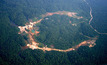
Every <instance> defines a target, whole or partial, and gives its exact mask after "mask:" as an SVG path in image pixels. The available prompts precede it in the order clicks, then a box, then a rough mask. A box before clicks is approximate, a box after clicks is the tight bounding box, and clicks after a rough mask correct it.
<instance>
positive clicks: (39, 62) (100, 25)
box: [0, 0, 107, 65]
mask: <svg viewBox="0 0 107 65" xmlns="http://www.w3.org/2000/svg"><path fill="white" fill-rule="evenodd" d="M87 1H88V2H90V3H89V4H90V5H91V6H92V9H93V14H94V19H93V22H92V23H91V25H92V26H94V28H96V29H97V30H98V31H101V32H107V27H106V26H107V23H106V19H107V18H106V17H107V15H106V9H107V8H106V2H107V1H106V0H103V1H102V0H98V1H95V0H87ZM63 10H65V11H71V12H77V13H78V14H77V15H79V16H83V17H84V19H83V20H85V19H88V20H89V18H90V16H89V7H88V6H87V5H86V3H85V2H83V0H0V65H103V64H104V65H106V64H107V60H106V59H107V49H106V46H107V35H99V38H98V40H97V41H96V46H95V47H93V48H89V47H80V48H79V49H77V50H76V51H71V52H68V53H61V52H55V51H50V52H43V51H42V50H31V49H25V50H22V49H21V47H22V46H25V42H24V39H27V38H26V36H25V37H22V36H21V35H19V34H18V32H19V29H18V28H17V25H24V24H25V23H26V22H27V21H28V20H29V19H32V18H34V17H38V19H40V18H41V16H40V15H41V14H45V13H46V12H56V11H63ZM51 19H54V21H53V22H51ZM58 19H59V20H60V21H61V22H58ZM69 20H71V21H74V23H76V21H77V20H76V19H72V18H70V19H69V17H67V16H56V15H54V16H52V17H49V20H48V22H47V21H46V20H43V21H42V22H41V24H39V25H38V26H40V25H42V26H43V27H41V29H40V31H41V34H42V33H44V34H42V36H41V39H39V38H38V40H40V42H46V44H48V43H50V42H51V41H48V40H47V41H46V38H50V37H53V38H50V40H53V41H56V43H63V42H58V41H57V39H61V38H58V37H59V36H62V34H64V33H66V35H70V34H69V33H68V32H70V33H72V35H70V37H69V36H66V35H63V36H62V37H63V39H65V42H67V43H69V42H68V41H74V40H75V41H76V42H78V41H80V40H83V39H84V38H83V37H81V35H79V34H78V32H82V33H83V34H85V35H88V36H91V37H93V36H96V33H95V32H93V30H92V29H91V28H90V27H89V26H88V24H87V23H82V24H79V25H78V27H77V28H75V27H73V26H71V24H69ZM85 21H86V20H85ZM56 22H57V23H56ZM78 22H82V19H81V20H78ZM86 22H88V21H86ZM43 24H44V25H43ZM50 25H51V26H50ZM54 25H58V26H59V27H61V26H62V25H67V26H62V28H61V29H64V28H65V29H64V30H59V28H58V27H55V26H54ZM86 26H87V27H86ZM48 27H50V28H48ZM51 27H54V29H52V28H51ZM46 28H48V29H46ZM72 28H73V29H72ZM44 29H45V31H44ZM49 30H51V32H50V31H49ZM55 30H57V31H56V32H55ZM72 30H75V32H71V31H72ZM83 30H84V31H83ZM63 31H65V32H63ZM49 32H50V33H51V34H50V33H49ZM53 32H54V33H53ZM56 33H58V34H57V35H54V34H56ZM46 35H48V36H46ZM51 35H52V36H51ZM73 36H75V38H73V39H72V38H71V37H73ZM71 39H72V40H71ZM66 40H67V41H66ZM51 44H53V43H51ZM51 44H49V45H51ZM56 45H57V44H56ZM62 46H63V47H64V48H63V49H66V48H69V47H71V46H72V44H62ZM62 46H60V45H57V47H56V48H61V47H62Z"/></svg>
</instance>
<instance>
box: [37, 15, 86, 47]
mask: <svg viewBox="0 0 107 65" xmlns="http://www.w3.org/2000/svg"><path fill="white" fill-rule="evenodd" d="M73 19H74V18H72V20H73ZM69 21H70V17H68V16H64V15H63V16H60V15H53V16H51V17H48V20H43V21H42V22H41V24H40V25H39V28H40V29H39V31H40V35H39V36H38V37H37V40H38V41H39V42H41V43H44V44H46V45H48V46H49V45H54V47H55V48H59V49H68V48H71V47H72V46H74V45H77V44H78V43H80V42H82V41H83V40H86V39H87V38H86V37H84V36H83V35H81V34H80V33H81V31H80V30H79V27H80V25H79V24H78V25H77V26H73V25H72V24H70V23H69ZM74 23H79V21H78V19H76V20H75V22H74ZM86 27H87V26H86ZM82 31H84V30H82Z"/></svg>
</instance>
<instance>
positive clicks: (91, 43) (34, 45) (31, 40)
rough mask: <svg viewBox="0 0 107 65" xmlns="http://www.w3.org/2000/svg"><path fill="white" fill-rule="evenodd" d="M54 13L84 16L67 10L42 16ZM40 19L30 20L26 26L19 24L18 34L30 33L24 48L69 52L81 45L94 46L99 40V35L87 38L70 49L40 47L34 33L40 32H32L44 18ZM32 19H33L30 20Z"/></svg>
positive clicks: (48, 14) (47, 14)
mask: <svg viewBox="0 0 107 65" xmlns="http://www.w3.org/2000/svg"><path fill="white" fill-rule="evenodd" d="M54 14H59V15H67V16H69V17H73V18H77V19H80V18H83V17H82V16H80V17H79V16H76V14H77V13H74V12H66V11H58V12H54V13H46V14H45V15H42V17H43V18H44V17H47V16H52V15H54ZM43 18H42V19H40V20H38V21H35V22H30V23H29V24H26V25H25V26H18V28H19V29H20V32H19V33H18V34H23V32H25V33H26V34H28V40H29V42H27V41H25V42H26V45H27V46H25V47H22V49H27V48H31V49H32V50H34V49H40V50H43V51H60V52H69V51H73V50H75V49H78V48H79V47H80V46H89V47H94V46H95V45H96V44H95V42H96V40H97V37H95V38H91V39H89V40H86V41H83V42H81V43H79V44H78V45H76V46H74V47H72V48H69V49H66V50H61V49H55V48H48V47H47V46H45V47H39V43H37V42H36V41H35V40H34V37H33V36H34V34H35V35H38V34H39V33H40V32H39V31H37V30H35V32H34V33H32V32H31V30H33V29H34V27H33V26H34V25H36V24H37V23H40V22H41V21H42V20H43ZM30 21H31V20H30ZM69 23H71V21H69ZM72 25H76V24H72ZM26 29H28V30H29V31H27V30H26Z"/></svg>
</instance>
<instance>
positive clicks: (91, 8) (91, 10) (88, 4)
mask: <svg viewBox="0 0 107 65" xmlns="http://www.w3.org/2000/svg"><path fill="white" fill-rule="evenodd" d="M83 1H84V2H85V3H86V4H87V5H88V6H89V7H90V16H91V19H90V20H89V25H90V27H91V28H92V29H94V31H95V32H97V33H98V34H106V35H107V33H101V32H98V31H97V30H96V29H95V28H94V27H93V26H92V25H91V22H92V20H93V15H92V8H91V6H90V5H89V3H88V2H87V1H86V0H83Z"/></svg>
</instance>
